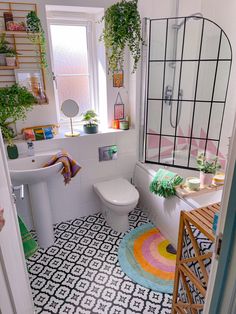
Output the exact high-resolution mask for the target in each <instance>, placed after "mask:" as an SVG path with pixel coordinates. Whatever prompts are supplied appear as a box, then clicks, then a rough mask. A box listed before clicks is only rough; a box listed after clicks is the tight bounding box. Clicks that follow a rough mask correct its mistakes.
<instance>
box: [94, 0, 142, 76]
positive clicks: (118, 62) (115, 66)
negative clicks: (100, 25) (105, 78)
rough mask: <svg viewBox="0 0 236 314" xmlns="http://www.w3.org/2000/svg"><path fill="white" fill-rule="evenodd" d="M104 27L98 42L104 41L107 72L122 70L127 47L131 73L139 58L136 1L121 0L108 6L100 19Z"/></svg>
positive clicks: (139, 38) (139, 39) (139, 37)
mask: <svg viewBox="0 0 236 314" xmlns="http://www.w3.org/2000/svg"><path fill="white" fill-rule="evenodd" d="M102 21H104V23H105V26H104V29H103V33H102V35H101V37H100V40H103V41H104V44H105V47H106V54H107V58H108V66H109V70H110V71H111V72H112V73H114V72H115V71H121V70H123V64H124V53H125V49H126V47H128V49H129V51H130V53H131V56H132V57H133V60H134V66H133V72H134V71H135V70H136V69H137V65H138V61H139V59H140V56H141V43H142V36H141V18H140V14H139V12H138V0H131V1H128V0H121V1H120V2H117V3H115V4H113V5H112V6H110V7H109V8H108V9H107V10H106V11H105V15H104V16H103V18H102Z"/></svg>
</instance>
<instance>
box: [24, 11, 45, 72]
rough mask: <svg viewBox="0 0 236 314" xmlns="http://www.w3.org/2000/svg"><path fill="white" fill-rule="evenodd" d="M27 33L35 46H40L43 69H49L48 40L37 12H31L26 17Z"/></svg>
mask: <svg viewBox="0 0 236 314" xmlns="http://www.w3.org/2000/svg"><path fill="white" fill-rule="evenodd" d="M26 25H27V28H26V30H27V33H28V38H29V40H30V41H31V42H32V43H34V44H35V45H39V46H40V53H39V52H38V51H37V53H38V54H39V56H40V63H41V66H42V68H47V66H48V64H47V55H46V38H45V32H44V30H43V27H42V24H41V21H40V19H39V17H38V16H37V14H36V13H35V11H31V12H30V13H28V14H27V16H26Z"/></svg>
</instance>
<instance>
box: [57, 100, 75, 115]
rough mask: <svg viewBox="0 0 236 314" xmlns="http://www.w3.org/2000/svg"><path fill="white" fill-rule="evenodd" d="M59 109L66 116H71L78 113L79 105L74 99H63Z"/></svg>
mask: <svg viewBox="0 0 236 314" xmlns="http://www.w3.org/2000/svg"><path fill="white" fill-rule="evenodd" d="M61 111H62V112H63V113H64V115H65V116H66V117H68V118H73V117H75V116H77V114H78V113H79V105H78V104H77V102H75V101H74V100H72V99H67V100H65V101H63V103H62V105H61Z"/></svg>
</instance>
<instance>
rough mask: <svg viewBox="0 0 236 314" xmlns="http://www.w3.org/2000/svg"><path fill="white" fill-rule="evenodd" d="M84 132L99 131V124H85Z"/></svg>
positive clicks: (92, 132)
mask: <svg viewBox="0 0 236 314" xmlns="http://www.w3.org/2000/svg"><path fill="white" fill-rule="evenodd" d="M84 132H85V133H87V134H94V133H98V125H97V124H85V125H84Z"/></svg>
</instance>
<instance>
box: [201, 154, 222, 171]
mask: <svg viewBox="0 0 236 314" xmlns="http://www.w3.org/2000/svg"><path fill="white" fill-rule="evenodd" d="M196 161H197V168H198V170H200V171H202V172H204V173H213V174H215V173H216V172H217V171H218V170H219V169H220V168H221V164H220V163H219V162H218V158H217V157H213V158H211V159H207V158H206V156H204V154H203V153H201V154H199V155H198V156H197V159H196Z"/></svg>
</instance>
